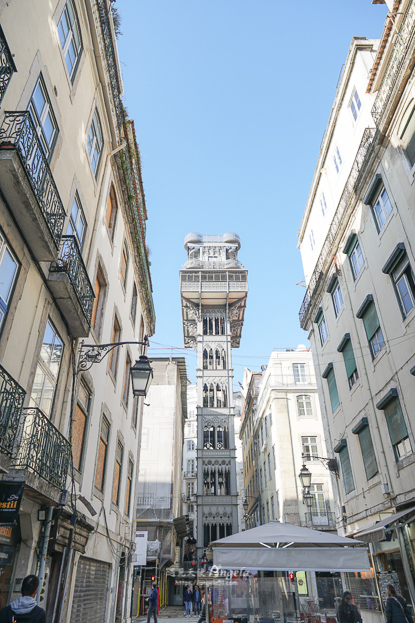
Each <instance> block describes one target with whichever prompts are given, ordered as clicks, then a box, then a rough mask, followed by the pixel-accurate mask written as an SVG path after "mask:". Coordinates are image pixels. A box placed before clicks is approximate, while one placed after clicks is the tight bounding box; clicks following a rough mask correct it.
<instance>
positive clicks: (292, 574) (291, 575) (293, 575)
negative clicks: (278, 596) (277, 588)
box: [288, 573, 296, 582]
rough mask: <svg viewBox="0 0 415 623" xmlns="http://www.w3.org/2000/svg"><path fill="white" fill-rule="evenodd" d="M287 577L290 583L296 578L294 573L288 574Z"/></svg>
mask: <svg viewBox="0 0 415 623" xmlns="http://www.w3.org/2000/svg"><path fill="white" fill-rule="evenodd" d="M288 577H289V578H290V580H291V582H295V580H296V577H295V574H294V573H290V574H289V576H288Z"/></svg>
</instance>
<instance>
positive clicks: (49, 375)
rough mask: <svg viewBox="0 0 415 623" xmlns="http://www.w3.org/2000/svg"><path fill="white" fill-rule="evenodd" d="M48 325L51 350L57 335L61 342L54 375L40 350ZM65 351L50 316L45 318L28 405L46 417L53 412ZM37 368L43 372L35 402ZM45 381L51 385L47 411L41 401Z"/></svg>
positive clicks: (53, 347) (61, 341)
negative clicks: (51, 390) (37, 397)
mask: <svg viewBox="0 0 415 623" xmlns="http://www.w3.org/2000/svg"><path fill="white" fill-rule="evenodd" d="M48 327H50V329H51V330H52V333H53V339H52V343H51V346H52V350H54V349H55V344H56V340H55V338H56V337H57V338H58V339H59V341H60V343H61V351H60V359H59V364H58V370H57V372H56V375H55V374H54V373H53V372H52V370H51V369H50V366H48V365H47V364H46V362H44V361H43V359H42V350H43V347H44V344H45V337H46V332H47V330H48ZM64 351H65V345H64V342H63V340H62V338H61V336H60V334H59V332H58V330H57V329H56V327H55V325H54V323H53V322H52V320H51V319H50V317H48V318H47V321H46V324H45V330H44V332H43V338H42V342H41V345H40V349H39V354H38V359H37V364H36V369H35V376H34V378H33V383H32V389H31V392H30V406H31V407H35V408H38V409H40V411H42V413H44V414H45V415H46V416H47V417H49V418H50V417H51V415H52V412H53V407H54V404H55V398H56V389H57V387H58V384H59V375H60V371H61V368H62V359H63V354H64ZM38 370H40V372H41V373H42V374H43V381H42V388H41V390H40V400H39V401H38V402H37V401H36V400H35V398H34V397H33V390H34V387H35V381H36V375H37V372H38ZM45 381H48V382H49V383H50V385H51V386H53V395H52V398H51V400H50V408H49V410H48V411H47V410H46V409H45V408H44V407H43V405H42V403H43V400H44V392H45Z"/></svg>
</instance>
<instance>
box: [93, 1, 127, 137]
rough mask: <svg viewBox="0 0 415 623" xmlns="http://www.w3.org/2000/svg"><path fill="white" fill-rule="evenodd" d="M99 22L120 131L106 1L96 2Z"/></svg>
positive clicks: (116, 73) (120, 116)
mask: <svg viewBox="0 0 415 623" xmlns="http://www.w3.org/2000/svg"><path fill="white" fill-rule="evenodd" d="M97 6H98V13H99V20H100V23H101V30H102V37H103V40H104V47H105V55H106V59H107V67H108V74H109V79H110V84H111V90H112V99H113V101H114V107H115V114H116V116H117V123H118V130H119V131H121V128H122V124H123V121H124V113H123V107H122V102H121V96H120V92H121V89H120V83H119V78H118V70H117V61H116V57H115V50H114V41H113V38H112V32H111V24H110V19H109V11H108V8H107V0H97Z"/></svg>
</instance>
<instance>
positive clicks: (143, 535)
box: [134, 531, 148, 567]
mask: <svg viewBox="0 0 415 623" xmlns="http://www.w3.org/2000/svg"><path fill="white" fill-rule="evenodd" d="M147 539H148V532H147V531H142V532H136V533H135V559H134V564H135V565H136V566H140V567H144V566H145V565H146V564H147Z"/></svg>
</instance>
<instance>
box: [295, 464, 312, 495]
mask: <svg viewBox="0 0 415 623" xmlns="http://www.w3.org/2000/svg"><path fill="white" fill-rule="evenodd" d="M298 477H299V479H300V482H301V486H302V488H303V492H304V493H309V490H310V485H311V472H310V470H309V469H308V467H307V466H306V464H305V463H303V466H302V468H301V471H300V473H299V474H298Z"/></svg>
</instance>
